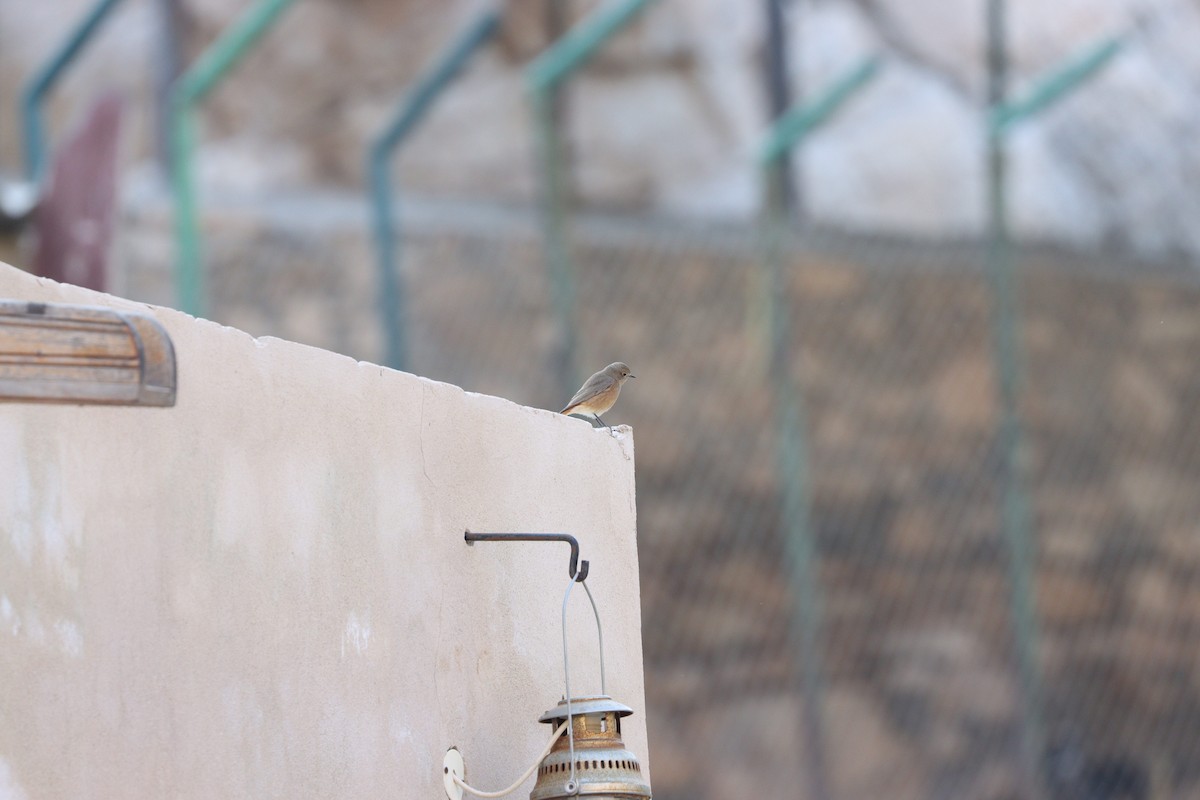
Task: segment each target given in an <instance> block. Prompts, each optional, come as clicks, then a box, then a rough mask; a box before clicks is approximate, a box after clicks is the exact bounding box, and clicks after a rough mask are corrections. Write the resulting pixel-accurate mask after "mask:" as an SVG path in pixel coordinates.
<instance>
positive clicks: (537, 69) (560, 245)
mask: <svg viewBox="0 0 1200 800" xmlns="http://www.w3.org/2000/svg"><path fill="white" fill-rule="evenodd" d="M651 2H653V0H614V2H611V3H608V4H606V5H604V6H601V7H600V8H598V9H597V10H596V11H595V12H593V13H592V14H590V15H589V16H588V17H586V18H585V19H583V20H582V21H581V22H579V23H578V24H577V25H575V26H574V27H573V28H571V30H569V31H567V34H566V35H565V36H563V37H562V38H561V39H559V40H558V41H557V42H555V43H554V44H552V45H551V46H550V47H549V48H548V49H547V50H546V51H545V52H544V53H542V54H541V55H540V56H538V57H537V58H536V59H534V61H533V63H532V64H530V65H529V67H528V68H527V69H526V72H525V75H526V80H527V81H528V83H529V88H530V91H531V93H532V95H533V118H534V128H535V131H536V136H537V142H538V161H539V162H540V164H541V177H542V193H541V206H542V224H543V228H544V237H545V258H546V269H547V272H548V273H549V279H550V297H551V302H552V304H553V306H554V314H555V317H556V320H557V324H558V331H557V337H556V351H555V353H554V356H553V359H554V365H553V366H554V372H555V375H556V376H557V378H558V382H559V389H560V391H561V393H562V395H563V396H564V397H570V396H571V394H572V393H573V392H574V391H575V389H576V388H577V385H578V377H579V376H578V365H577V364H576V358H575V350H576V343H577V333H576V322H575V266H574V263H573V262H572V260H571V255H570V249H569V247H568V246H567V230H566V226H567V213H566V212H567V209H566V206H567V189H566V182H565V180H564V176H563V172H564V170H563V152H562V151H563V145H562V137H561V135H560V132H559V130H558V126H557V124H556V120H555V114H554V105H555V99H554V93H555V92H556V91H557V89H558V88H559V86H560V84H561V83H562V82H563V81H564V80H566V78H567V77H568V76H569V75H570V74H571V73H572V72H574V71H575V70H576V69H578V68H579V67H580V66H582V65H583V63H584V62H585V61H587V60H588V58H590V57H591V56H592V55H593V54H594V53H595V52H596V50H597V49H599V47H600V46H601V45H602V44H604V42H606V41H607V40H608V39H609V38H610V37H612V36H613V35H614V34H616V33H617V32H618V31H620V30H621V29H622V28H624V27H625V26H626V25H627V24H628V23H629V22H630V21H631V20H632V19H633V18H634V16H635V15H636V14H637V13H638V12H640V11H641V10H642V9H644V8H645V7H646V6H648V5H649V4H650V3H651Z"/></svg>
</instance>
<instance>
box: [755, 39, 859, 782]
mask: <svg viewBox="0 0 1200 800" xmlns="http://www.w3.org/2000/svg"><path fill="white" fill-rule="evenodd" d="M879 69H880V61H879V59H878V58H867V59H865V60H863V61H862V62H861V63H859V64H858V65H857V66H856V67H855V68H853V69H851V70H850V71H849V72H847V73H846V74H845V75H843V76H842V77H841V78H839V79H838V80H837V81H835V82H834V83H833V84H831V85H830V86H829V87H828V88H827V89H826V90H825V91H824V92H822V93H821V94H820V95H819V96H818V97H817V98H816V99H814V100H813V101H812V102H809V103H805V104H801V105H797V106H794V107H793V108H791V109H789V110H788V111H787V112H785V113H784V114H783V115H782V116H781V117H780V118H779V119H778V120H777V121H776V122H775V124H774V125H772V126H771V129H770V131H768V134H767V137H766V138H765V140H764V141H763V144H762V146H761V147H760V148H759V152H758V156H757V162H758V166H759V169H760V171H761V174H762V181H763V187H764V194H765V196H764V202H763V215H764V220H763V226H762V238H761V243H762V264H763V276H762V280H761V285H760V290H761V291H760V295H761V297H760V302H759V303H758V305H757V308H759V309H762V313H761V315H758V316H761V317H765V320H764V322H765V327H766V328H767V332H766V337H765V338H766V343H767V351H768V353H769V357H768V359H767V364H768V366H767V372H768V377H769V380H770V384H771V390H772V394H773V396H774V405H775V419H776V428H777V431H778V434H777V436H776V461H777V463H778V469H779V476H780V477H779V483H780V486H779V491H780V495H781V506H782V514H781V522H782V526H783V532H784V540H785V542H786V546H787V553H786V555H787V560H788V566H789V577H790V582H791V585H792V591H793V595H794V597H795V602H796V609H795V613H794V614H793V615H792V620H793V629H792V639H793V641H794V643H795V647H796V650H797V651H798V653H799V661H800V675H799V681H800V685H801V690H802V691H803V694H804V729H805V741H806V742H807V744H808V747H807V751H806V755H807V761H808V769H807V770H806V772H807V774H808V776H809V777H808V780H809V796H811V797H814V798H828V797H829V796H830V790H829V787H828V783H827V779H826V771H825V770H826V764H825V733H824V731H825V725H824V710H823V703H822V695H823V691H824V677H823V671H824V670H823V667H822V662H823V660H824V659H823V656H822V653H823V647H822V635H821V628H822V615H823V611H822V607H823V600H822V592H821V585H820V577H819V575H818V563H817V560H818V559H817V546H816V537H815V531H814V530H813V527H812V503H811V496H810V492H811V484H810V479H809V469H808V464H809V455H808V441H807V434H806V428H807V423H806V420H805V412H804V402H803V397H802V396H801V394H800V392H799V391H798V390H797V388H796V386H795V385H794V383H793V381H792V378H791V372H792V369H791V367H792V363H793V353H792V345H791V342H792V331H791V319H790V315H789V313H788V309H787V308H786V307H785V305H784V304H785V302H786V298H787V279H786V275H785V270H784V261H785V252H784V239H785V237H786V230H787V219H786V210H785V209H786V205H785V203H784V202H783V191H784V184H783V181H782V179H781V176H780V173H779V171H778V169H776V165H777V164H778V163H779V161H780V160H782V159H784V158H785V157H786V156H787V155H788V154H789V153H790V152H791V151H792V149H793V148H794V147H795V146H796V144H797V143H799V142H800V141H802V140H803V139H804V138H805V137H807V136H809V135H811V134H812V133H814V132H815V131H817V130H818V129H819V128H820V127H821V126H822V125H823V124H825V123H826V122H828V121H829V120H830V119H832V118H833V115H834V114H835V113H836V112H837V111H838V110H839V109H840V108H841V107H842V106H843V105H844V104H845V103H846V101H848V100H849V99H850V98H851V97H853V96H854V94H855V93H857V92H858V91H859V90H860V89H862V88H863V87H864V86H866V85H867V84H868V83H869V82H870V81H871V80H872V78H874V77H875V76H876V75H877V74H878V72H879Z"/></svg>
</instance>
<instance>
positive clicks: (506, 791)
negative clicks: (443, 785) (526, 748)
mask: <svg viewBox="0 0 1200 800" xmlns="http://www.w3.org/2000/svg"><path fill="white" fill-rule="evenodd" d="M567 722H570V720H567ZM567 722H564V723H563V724H562V725H559V726H558V730H556V731H555V732H554V734H553V735H552V736H551V737H550V744H548V745H546V749H545V750H543V751H542V753H541V755H539V756H538V757H537V758H536V759H534V761H533V765H532V766H531V767H530V768H529V769H527V770H525V774H523V775H522V776H521V777H519V778H517V781H516V783H514V784H513V785H512V786H510V787H508V788H507V789H501V790H500V791H498V792H483V791H480V790H479V789H476V788H475V787H474V786H468V785H467V784H466V783H465V782H464V781H463V779H462V778H460V777H458V775H456V774H454V773H451V775H452V777H453V778H454V783H455V784H457V785H458V788H460V789H462V790H463V791H464V792H470V793H471V794H473V795H475V796H476V797H504V795H506V794H512V793H513V792H515V791H516V790H517V787H518V786H520V785H521V784H522V783H524V782H525V779H526V778H528V777H529V776H530V775H532V774H533V771H534V770H535V769H537V768H538V766H539V765H540V764H541V763H542V759H543V758H545V757H546V756H547V755H549V754H550V751H551V750H552V749H553V748H554V743H555V742H557V741H558V737H559V736H561V735H562V732H563V731H565V730H566V729H567Z"/></svg>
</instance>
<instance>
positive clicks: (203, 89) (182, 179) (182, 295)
mask: <svg viewBox="0 0 1200 800" xmlns="http://www.w3.org/2000/svg"><path fill="white" fill-rule="evenodd" d="M292 2H293V0H260V2H258V3H256V4H255V5H253V6H251V7H250V9H249V10H247V11H246V13H245V14H243V15H242V16H241V17H240V18H239V19H238V20H237V21H236V22H234V23H233V24H232V25H231V26H230V27H229V28H228V29H226V31H225V32H224V33H223V34H221V36H220V38H218V39H217V40H216V41H215V42H213V43H212V45H210V46H209V48H208V49H207V50H205V51H204V53H203V54H202V55H201V56H200V58H199V59H197V61H196V63H195V64H193V65H192V67H191V68H190V69H188V71H187V72H185V73H184V74H183V75H182V76H180V78H179V80H178V81H177V82H176V83H175V86H174V87H173V88H172V90H171V110H170V116H171V161H172V167H173V168H172V170H171V184H172V189H173V192H174V195H175V240H176V245H177V248H178V252H177V254H176V262H175V280H176V290H177V291H178V297H179V307H180V309H182V310H183V311H186V312H187V313H189V314H193V315H196V316H199V315H201V314H203V313H204V308H205V295H204V277H203V275H202V274H201V273H202V268H201V259H200V225H199V221H198V220H197V218H196V184H195V176H194V173H193V169H192V160H193V159H192V156H193V152H194V151H195V146H196V132H195V128H194V126H193V121H192V109H193V108H194V107H195V106H196V105H197V104H198V103H199V102H200V101H201V100H202V99H203V98H204V97H205V95H207V94H208V93H209V92H210V91H211V90H212V88H213V87H214V86H216V84H217V83H218V82H220V80H221V79H222V78H223V77H224V76H225V74H226V73H227V72H228V71H229V70H230V69H231V68H232V67H233V66H234V65H235V64H236V63H237V62H238V61H239V60H240V59H241V58H242V56H244V55H245V54H246V51H248V50H249V49H250V48H251V47H253V46H254V44H255V43H256V42H257V41H258V40H259V38H260V37H261V36H262V35H263V34H264V33H266V31H267V30H268V29H269V28H270V27H271V25H272V23H274V22H275V20H276V18H277V17H278V16H279V15H280V13H282V12H283V11H284V10H286V9H287V8H288V6H290V5H291V4H292Z"/></svg>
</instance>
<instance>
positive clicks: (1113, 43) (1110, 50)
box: [988, 36, 1125, 137]
mask: <svg viewBox="0 0 1200 800" xmlns="http://www.w3.org/2000/svg"><path fill="white" fill-rule="evenodd" d="M1124 46H1125V42H1124V40H1123V39H1122V38H1121V37H1119V36H1113V37H1110V38H1108V39H1105V40H1103V41H1101V42H1097V43H1096V44H1094V45H1092V46H1091V47H1090V48H1088V49H1087V50H1085V51H1084V52H1083V53H1081V54H1080V55H1079V56H1078V57H1076V58H1074V59H1071V60H1069V61H1067V62H1066V63H1065V64H1063V65H1062V66H1061V67H1059V68H1058V69H1057V70H1055V71H1054V72H1052V73H1051V74H1049V75H1047V76H1046V77H1044V78H1043V79H1042V80H1041V81H1039V82H1038V83H1037V85H1035V86H1034V87H1033V88H1032V89H1030V90H1029V93H1028V94H1026V95H1025V96H1024V97H1022V98H1019V99H1017V100H1013V101H1011V102H1007V101H1004V100H1001V101H1000V102H999V103H998V104H993V105H992V107H991V112H990V113H989V116H988V133H989V135H990V136H992V137H997V136H1003V135H1004V134H1006V133H1007V132H1008V130H1009V129H1010V128H1011V127H1012V126H1013V125H1015V124H1017V123H1019V122H1021V121H1022V120H1024V119H1027V118H1028V117H1032V116H1034V115H1036V114H1039V113H1041V112H1042V111H1045V110H1046V109H1047V108H1049V107H1050V106H1052V105H1054V103H1056V102H1058V101H1059V100H1061V99H1062V98H1063V97H1065V96H1066V95H1068V94H1070V93H1071V92H1072V91H1073V90H1074V89H1075V88H1077V87H1078V86H1079V85H1080V84H1082V83H1084V82H1085V81H1087V80H1089V79H1090V78H1092V77H1094V76H1095V75H1096V73H1098V72H1099V71H1100V70H1101V69H1103V68H1104V67H1105V66H1107V65H1108V63H1109V62H1110V61H1112V59H1113V58H1114V57H1115V56H1116V55H1117V54H1118V53H1120V52H1121V49H1122V48H1123V47H1124Z"/></svg>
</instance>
